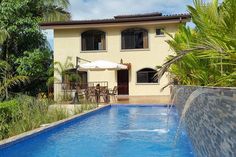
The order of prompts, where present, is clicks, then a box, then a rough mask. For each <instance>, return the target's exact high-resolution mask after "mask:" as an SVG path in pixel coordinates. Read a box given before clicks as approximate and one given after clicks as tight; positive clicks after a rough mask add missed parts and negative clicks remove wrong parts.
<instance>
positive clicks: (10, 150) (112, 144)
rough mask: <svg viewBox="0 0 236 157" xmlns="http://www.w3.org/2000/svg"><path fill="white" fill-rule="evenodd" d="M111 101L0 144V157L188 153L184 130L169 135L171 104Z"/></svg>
mask: <svg viewBox="0 0 236 157" xmlns="http://www.w3.org/2000/svg"><path fill="white" fill-rule="evenodd" d="M166 111H167V108H166V107H164V106H150V105H145V106H144V105H138V106H137V105H135V106H131V105H125V106H124V105H112V106H107V107H104V108H102V109H100V110H98V111H95V112H93V113H90V114H88V115H85V116H82V117H79V118H75V119H74V120H72V121H70V122H67V123H65V124H63V125H60V126H57V127H54V128H53V129H50V130H47V131H45V132H42V133H40V134H37V135H35V136H31V137H28V138H25V139H24V140H21V141H19V142H15V143H12V144H8V145H6V146H1V147H0V156H1V157H166V156H171V154H174V157H192V156H194V155H193V153H192V148H191V144H190V142H189V140H188V137H187V135H186V133H185V132H184V131H182V132H181V134H180V138H179V140H178V142H177V145H176V147H175V148H174V149H173V147H172V145H173V139H174V136H175V133H176V129H177V125H178V117H177V116H178V115H177V112H176V109H175V108H173V110H172V111H171V114H170V115H171V116H170V119H169V125H168V128H167V123H166V119H167V112H166Z"/></svg>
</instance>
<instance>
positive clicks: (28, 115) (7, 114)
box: [0, 95, 97, 140]
mask: <svg viewBox="0 0 236 157" xmlns="http://www.w3.org/2000/svg"><path fill="white" fill-rule="evenodd" d="M3 104H7V105H3ZM51 104H53V102H52V101H50V100H48V99H36V98H33V97H29V96H23V95H22V96H19V97H17V98H15V99H14V100H11V101H8V102H4V103H0V113H1V114H0V140H2V139H5V138H8V137H11V136H14V135H17V134H20V133H23V132H26V131H29V130H32V129H35V128H38V127H40V125H42V124H47V123H52V122H55V121H59V120H62V119H65V118H68V117H70V116H72V115H75V114H79V113H82V112H84V111H85V110H90V109H93V108H96V107H97V105H96V104H91V103H84V104H81V107H79V108H76V109H75V110H74V112H73V113H72V114H71V113H68V111H67V110H66V109H63V108H54V109H50V110H49V106H50V105H51ZM1 106H5V107H2V108H1Z"/></svg>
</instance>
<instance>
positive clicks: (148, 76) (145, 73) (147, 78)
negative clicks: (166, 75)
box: [137, 68, 158, 83]
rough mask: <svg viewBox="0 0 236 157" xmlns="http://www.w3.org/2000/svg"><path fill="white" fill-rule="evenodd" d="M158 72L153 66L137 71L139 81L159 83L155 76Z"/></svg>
mask: <svg viewBox="0 0 236 157" xmlns="http://www.w3.org/2000/svg"><path fill="white" fill-rule="evenodd" d="M156 72H157V71H156V70H154V69H151V68H144V69H141V70H139V71H137V83H157V82H158V80H155V78H154V76H155V74H156Z"/></svg>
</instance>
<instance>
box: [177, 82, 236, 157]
mask: <svg viewBox="0 0 236 157" xmlns="http://www.w3.org/2000/svg"><path fill="white" fill-rule="evenodd" d="M173 93H174V94H175V96H173V99H174V100H173V101H174V103H175V105H176V107H177V110H178V112H179V115H180V116H182V119H183V122H184V123H185V124H184V125H185V127H186V130H187V132H188V135H189V138H190V140H191V142H192V144H193V147H194V150H195V154H196V155H197V157H235V156H236V88H208V87H196V86H175V87H174V90H173Z"/></svg>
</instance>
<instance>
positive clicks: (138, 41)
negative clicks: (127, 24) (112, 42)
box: [121, 28, 148, 49]
mask: <svg viewBox="0 0 236 157" xmlns="http://www.w3.org/2000/svg"><path fill="white" fill-rule="evenodd" d="M121 36H122V41H121V47H122V49H144V48H148V31H147V30H145V29H140V28H137V29H134V28H133V29H126V30H124V31H123V32H122V33H121Z"/></svg>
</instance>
